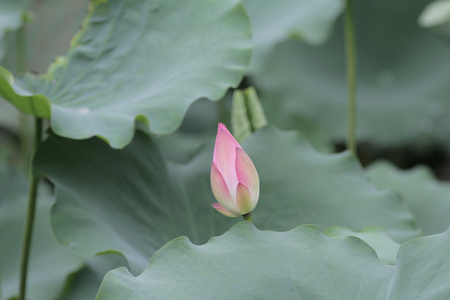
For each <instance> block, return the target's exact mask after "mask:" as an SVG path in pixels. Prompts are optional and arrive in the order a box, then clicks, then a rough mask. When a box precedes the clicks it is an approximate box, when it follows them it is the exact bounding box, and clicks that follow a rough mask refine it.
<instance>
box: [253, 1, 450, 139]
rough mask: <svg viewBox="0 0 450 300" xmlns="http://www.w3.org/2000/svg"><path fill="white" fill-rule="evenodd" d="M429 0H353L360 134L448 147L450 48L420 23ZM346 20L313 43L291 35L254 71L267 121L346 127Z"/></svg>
mask: <svg viewBox="0 0 450 300" xmlns="http://www.w3.org/2000/svg"><path fill="white" fill-rule="evenodd" d="M427 2H429V1H427V0H420V1H419V0H418V1H413V2H411V1H407V9H405V5H406V4H405V3H406V2H405V1H401V0H396V1H391V0H380V1H371V0H362V1H355V17H356V34H357V37H356V40H357V55H358V74H357V75H358V77H357V84H358V89H357V99H358V104H357V109H358V113H357V137H358V140H359V141H368V142H372V143H375V144H379V145H383V146H398V145H404V144H415V145H422V144H424V143H427V144H429V143H436V144H441V143H446V144H447V145H448V124H449V121H448V118H447V116H448V114H449V111H450V107H449V105H448V103H449V101H448V100H449V95H450V59H449V56H448V46H447V45H445V44H444V43H442V41H440V40H438V39H437V38H436V37H435V36H434V35H433V34H432V33H431V32H429V31H426V30H424V29H423V28H420V27H419V25H418V24H417V19H418V17H419V15H420V13H421V11H422V10H423V8H424V7H425V4H426V3H427ZM381 16H383V17H381ZM344 57H345V56H344V36H343V30H342V20H339V21H338V22H337V23H336V28H335V30H334V33H333V35H332V36H331V38H330V39H329V40H328V41H327V42H326V43H325V44H324V45H322V46H319V47H314V46H310V45H307V44H305V43H303V42H301V41H298V40H289V41H286V42H284V43H282V44H280V45H279V46H277V47H276V49H275V51H274V52H273V53H272V55H271V56H270V58H269V59H268V61H267V63H266V66H265V67H264V68H263V69H262V70H261V71H260V72H257V73H256V74H254V81H255V86H256V88H257V89H259V91H260V98H261V101H262V104H263V106H264V109H265V111H266V114H267V118H268V120H269V122H271V123H273V124H275V125H277V126H279V127H281V128H285V129H293V128H296V129H297V128H302V122H312V123H313V124H314V125H315V126H318V127H319V128H322V129H323V130H325V131H326V132H327V133H328V134H329V135H330V136H331V137H332V138H333V140H338V141H344V140H345V139H346V132H347V130H346V128H347V107H346V100H345V99H346V81H345V60H344Z"/></svg>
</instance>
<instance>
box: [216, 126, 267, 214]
mask: <svg viewBox="0 0 450 300" xmlns="http://www.w3.org/2000/svg"><path fill="white" fill-rule="evenodd" d="M211 188H212V191H213V194H214V197H216V199H217V201H218V202H219V203H213V204H212V206H213V207H214V208H215V209H217V210H218V211H219V212H220V213H222V214H224V215H225V216H228V217H238V216H240V215H245V214H247V213H249V212H251V211H253V209H255V206H256V204H257V203H258V198H259V177H258V172H256V168H255V165H253V162H252V160H251V159H250V157H248V155H247V153H245V151H244V150H243V149H242V147H241V145H239V143H238V142H237V141H236V140H235V139H234V137H233V136H232V135H231V133H230V132H229V131H228V129H227V128H226V127H225V125H223V124H222V123H220V124H219V128H218V129H217V136H216V145H215V146H214V157H213V162H212V165H211Z"/></svg>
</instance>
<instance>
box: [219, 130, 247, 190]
mask: <svg viewBox="0 0 450 300" xmlns="http://www.w3.org/2000/svg"><path fill="white" fill-rule="evenodd" d="M236 148H242V147H241V146H240V145H239V143H238V142H237V141H236V140H235V139H234V137H233V136H232V135H231V133H230V132H229V131H228V129H227V128H226V127H225V125H223V124H222V123H220V124H219V128H218V129H217V136H216V144H215V146H214V157H213V163H214V164H215V165H216V167H217V169H218V170H219V171H220V173H221V174H222V176H223V179H224V180H225V182H226V183H227V185H228V186H229V187H231V186H234V187H235V186H237V183H238V179H237V176H236V171H235V169H234V168H235V163H236V150H235V149H236ZM233 192H234V191H233Z"/></svg>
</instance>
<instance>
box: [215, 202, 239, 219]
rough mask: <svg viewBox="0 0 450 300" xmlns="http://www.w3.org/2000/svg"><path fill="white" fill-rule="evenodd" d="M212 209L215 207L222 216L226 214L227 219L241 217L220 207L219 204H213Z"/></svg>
mask: <svg viewBox="0 0 450 300" xmlns="http://www.w3.org/2000/svg"><path fill="white" fill-rule="evenodd" d="M211 205H212V207H214V208H215V209H216V210H217V211H218V212H220V213H221V214H224V215H225V216H227V217H231V218H236V217H239V215H237V214H234V213H232V212H231V211H229V210H227V209H226V208H225V207H223V206H222V205H220V204H219V203H213V204H211Z"/></svg>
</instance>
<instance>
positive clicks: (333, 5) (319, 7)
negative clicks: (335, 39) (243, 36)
mask: <svg viewBox="0 0 450 300" xmlns="http://www.w3.org/2000/svg"><path fill="white" fill-rule="evenodd" d="M242 2H243V4H244V6H245V8H246V9H247V11H248V14H249V15H250V20H251V22H252V27H253V42H254V44H255V48H254V49H255V50H254V54H253V56H252V62H251V64H250V69H251V70H252V71H253V69H257V68H260V67H261V64H263V63H264V60H265V58H266V57H267V55H269V53H270V52H271V51H272V50H273V48H274V47H275V45H277V44H278V43H280V42H283V41H285V40H287V39H288V38H290V37H292V36H297V37H300V38H301V39H302V40H303V41H305V42H307V43H309V44H312V45H318V44H321V43H323V42H324V41H325V40H326V39H327V38H329V36H330V34H331V32H332V28H333V24H334V22H335V21H336V19H337V17H338V16H339V14H340V13H341V12H342V10H343V9H344V1H343V0H315V1H308V0H301V1H299V0H281V1H271V0H243V1H242Z"/></svg>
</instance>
